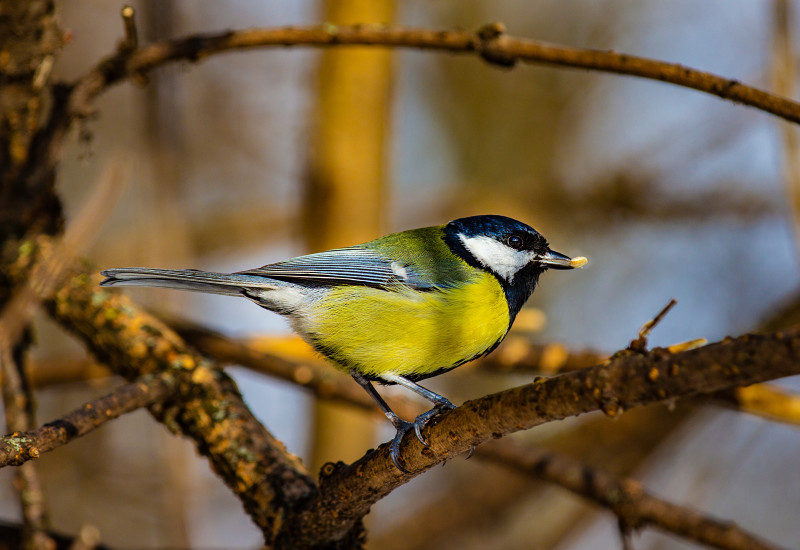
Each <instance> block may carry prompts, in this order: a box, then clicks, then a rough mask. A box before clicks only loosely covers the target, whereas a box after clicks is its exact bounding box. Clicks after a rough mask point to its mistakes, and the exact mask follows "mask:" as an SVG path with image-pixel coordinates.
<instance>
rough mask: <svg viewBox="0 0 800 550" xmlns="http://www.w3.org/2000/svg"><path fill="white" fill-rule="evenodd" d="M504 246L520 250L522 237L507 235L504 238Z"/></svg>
mask: <svg viewBox="0 0 800 550" xmlns="http://www.w3.org/2000/svg"><path fill="white" fill-rule="evenodd" d="M506 244H507V245H508V246H510V247H511V248H513V249H514V250H519V249H520V248H522V237H520V236H519V235H509V236H508V237H506Z"/></svg>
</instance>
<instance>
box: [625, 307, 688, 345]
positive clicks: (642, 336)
mask: <svg viewBox="0 0 800 550" xmlns="http://www.w3.org/2000/svg"><path fill="white" fill-rule="evenodd" d="M677 303H678V301H677V300H675V299H674V298H673V299H671V300H670V301H669V303H668V304H667V305H665V306H664V307H663V308H662V309H661V311H659V312H658V313H657V314H656V316H655V317H653V318H652V319H650V320H649V321H647V322H646V323H645V324H644V325H642V328H641V329H639V335H638V336H637V337H636V339H635V340H632V341H631V343H630V345H629V346H628V349H629V350H630V351H635V352H638V353H643V352H645V351H646V350H647V338H648V336H650V332H651V331H652V330H653V328H655V326H656V325H657V324H658V323H660V322H661V320H662V319H663V318H664V317H665V316H666V315H667V313H669V310H671V309H672V308H673V307H674V306H675V304H677Z"/></svg>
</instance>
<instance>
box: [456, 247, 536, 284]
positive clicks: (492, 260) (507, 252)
mask: <svg viewBox="0 0 800 550" xmlns="http://www.w3.org/2000/svg"><path fill="white" fill-rule="evenodd" d="M459 238H461V242H462V243H464V248H466V249H467V251H468V252H469V253H470V254H472V256H473V257H474V258H475V259H476V260H478V261H479V262H480V263H481V264H482V265H483V266H484V267H486V268H488V269H491V270H492V271H494V272H495V273H497V274H498V275H499V276H500V277H502V278H503V279H505V280H506V281H507V282H509V283H511V282H513V281H514V275H516V274H517V271H519V270H520V269H522V268H523V267H525V266H526V265H528V263H530V261H531V260H533V259H534V257H535V256H534V255H533V253H532V252H528V251H525V250H514V249H513V248H511V247H510V246H506V245H504V244H503V243H501V242H498V241H496V240H495V239H493V238H491V237H487V236H486V235H479V236H477V237H466V236H464V235H459Z"/></svg>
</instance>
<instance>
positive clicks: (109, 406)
mask: <svg viewBox="0 0 800 550" xmlns="http://www.w3.org/2000/svg"><path fill="white" fill-rule="evenodd" d="M176 385H177V383H176V380H175V373H172V372H167V373H165V374H161V375H158V376H146V377H143V378H142V379H141V380H138V381H136V382H131V383H129V384H125V385H124V386H121V387H119V388H116V389H115V390H114V391H112V392H111V393H109V394H108V395H105V396H103V397H100V398H98V399H95V400H93V401H90V402H89V403H86V404H85V405H83V406H81V407H80V408H78V409H75V410H74V411H72V412H70V413H69V414H66V415H64V416H62V417H61V418H58V419H57V420H54V421H52V422H48V423H47V424H45V425H43V426H41V427H40V428H37V429H35V430H32V431H26V432H23V433H19V432H15V433H13V434H10V435H6V436H5V437H2V438H0V468H1V467H3V466H19V465H20V464H23V463H25V462H27V461H28V460H30V459H32V458H39V457H40V456H41V454H42V453H46V452H48V451H52V450H53V449H55V448H57V447H60V446H62V445H65V444H67V443H69V442H70V441H72V440H73V439H76V438H78V437H81V436H84V435H86V434H87V433H89V432H92V431H94V430H96V429H97V428H99V427H100V426H102V425H103V424H105V423H106V422H108V421H109V420H113V419H115V418H119V417H120V416H122V415H123V414H126V413H129V412H133V411H135V410H138V409H141V408H143V407H149V406H151V405H153V404H156V403H163V402H164V400H165V399H166V398H167V397H169V396H170V395H171V394H172V393H173V392H174V391H175V386H176Z"/></svg>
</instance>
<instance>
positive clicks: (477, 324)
mask: <svg viewBox="0 0 800 550" xmlns="http://www.w3.org/2000/svg"><path fill="white" fill-rule="evenodd" d="M584 263H586V259H585V258H575V259H574V260H573V259H570V258H569V257H567V256H565V255H563V254H560V253H558V252H554V251H553V250H550V248H549V247H548V245H547V241H546V240H545V238H544V237H543V236H542V235H540V234H539V233H538V232H537V231H536V230H534V229H533V228H532V227H530V226H528V225H526V224H524V223H522V222H518V221H516V220H514V219H511V218H507V217H505V216H494V215H484V216H472V217H468V218H460V219H457V220H454V221H451V222H450V223H447V224H445V225H438V226H434V227H423V228H420V229H412V230H409V231H403V232H401V233H394V234H391V235H386V236H385V237H381V238H379V239H376V240H374V241H370V242H368V243H364V244H360V245H355V246H350V247H347V248H338V249H335V250H329V251H327V252H320V253H318V254H309V255H307V256H300V257H297V258H292V259H290V260H286V261H283V262H278V263H274V264H268V265H265V266H263V267H259V268H257V269H250V270H247V271H239V272H236V273H209V272H206V271H197V270H194V269H186V270H171V269H150V268H140V267H132V268H120V269H108V270H106V271H103V272H102V273H103V275H105V277H106V279H105V280H104V281H103V282H102V283H100V284H101V285H102V286H115V285H129V286H150V287H166V288H177V289H182V290H194V291H199V292H210V293H213V294H225V295H230V296H244V297H245V298H248V299H250V300H252V301H253V302H255V303H256V304H258V305H259V306H261V307H263V308H265V309H268V310H270V311H274V312H276V313H278V314H280V315H284V316H286V317H287V318H288V319H289V322H290V323H291V325H292V328H293V329H294V330H295V331H296V332H297V333H298V334H300V335H301V336H302V337H303V338H304V339H305V340H307V341H308V342H309V343H310V344H311V345H312V346H313V347H314V349H316V350H317V351H318V352H319V353H321V354H322V355H324V356H325V357H327V358H328V359H329V360H330V361H331V362H333V363H334V364H335V365H336V366H337V367H339V368H340V369H341V370H343V371H345V372H346V373H349V374H350V375H351V376H352V377H353V378H354V379H355V380H356V382H358V383H359V384H360V385H361V386H363V387H364V389H365V390H366V391H367V392H368V393H369V395H370V396H371V397H372V398H373V399H374V400H375V402H376V403H377V404H378V406H379V407H380V408H381V410H382V411H383V412H384V413H385V414H386V416H387V417H388V419H389V420H390V421H391V422H392V424H393V425H394V427H395V428H396V430H397V434H396V435H395V437H394V439H393V440H392V443H391V445H390V453H391V458H392V460H393V461H394V463H395V465H396V466H397V467H398V469H400V470H402V471H405V468H403V466H402V465H401V463H400V454H399V452H400V442H401V440H402V438H403V436H404V435H405V433H406V432H407V431H409V430H411V429H412V428H413V429H414V430H415V432H416V435H417V438H419V440H420V441H421V442H422V443H423V444H424V445H427V443H426V442H425V439H424V437H423V436H422V429H423V428H424V427H425V426H426V424H427V423H428V422H429V421H430V420H431V418H433V417H434V416H436V415H437V414H438V413H440V412H442V411H444V410H448V409H453V408H455V406H454V405H453V404H452V403H451V402H450V401H449V400H448V399H446V398H445V397H443V396H441V395H438V394H436V393H434V392H432V391H430V390H428V389H426V388H423V387H422V386H420V385H419V384H417V382H418V381H419V380H423V379H425V378H429V377H431V376H436V375H438V374H442V373H443V372H446V371H449V370H451V369H453V368H455V367H458V366H459V365H463V364H464V363H466V362H468V361H472V360H473V359H477V358H478V357H481V356H482V355H486V354H487V353H489V352H491V351H492V350H493V349H495V348H496V347H497V346H498V344H500V342H502V341H503V338H505V336H506V334H507V333H508V330H509V328H510V327H511V324H512V323H513V322H514V318H515V317H516V315H517V313H518V312H519V310H520V308H521V307H522V305H523V304H524V303H525V301H526V300H527V299H528V298H529V297H530V295H531V293H532V292H533V289H534V287H535V286H536V283H537V282H538V280H539V276H540V275H541V274H542V273H543V272H544V271H546V270H547V269H571V268H573V267H580V266H581V265H583V264H584ZM372 382H379V383H382V384H399V385H401V386H403V387H405V388H408V389H409V390H411V391H414V392H416V393H417V394H419V395H421V396H422V397H424V398H425V399H427V400H429V401H431V402H432V403H433V408H432V409H431V410H429V411H428V412H425V413H423V414H421V415H419V416H418V417H417V418H416V419H415V420H414V421H413V422H406V421H405V420H403V419H401V418H400V417H399V416H397V415H396V414H395V413H394V412H393V411H392V410H391V409H390V408H389V406H388V405H387V404H386V402H385V401H384V400H383V399H382V398H381V396H380V395H379V394H378V392H377V391H376V390H375V388H374V387H373V386H372Z"/></svg>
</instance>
